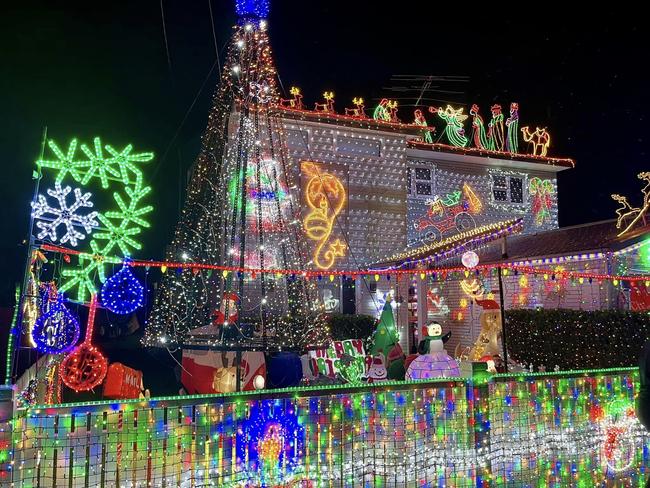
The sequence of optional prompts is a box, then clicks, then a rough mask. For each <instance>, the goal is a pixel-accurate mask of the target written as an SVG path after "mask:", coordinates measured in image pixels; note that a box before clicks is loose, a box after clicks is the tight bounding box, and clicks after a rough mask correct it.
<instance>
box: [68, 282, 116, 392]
mask: <svg viewBox="0 0 650 488" xmlns="http://www.w3.org/2000/svg"><path fill="white" fill-rule="evenodd" d="M96 310H97V294H95V293H93V294H92V295H91V299H90V309H89V310H88V325H87V326H86V337H85V339H84V341H83V342H82V343H81V344H80V345H79V346H77V347H76V348H75V349H74V350H73V351H72V352H71V353H70V354H69V355H68V356H67V357H66V358H65V359H64V360H63V362H62V363H61V380H62V381H63V383H65V385H66V386H67V387H69V388H72V389H73V390H74V391H88V390H92V389H93V388H95V387H96V386H97V385H99V384H101V382H102V381H104V378H105V377H106V371H107V370H108V361H107V360H106V358H105V357H104V356H103V354H102V353H101V352H99V350H98V349H97V348H96V347H95V346H93V345H92V336H93V328H94V325H95V312H96Z"/></svg>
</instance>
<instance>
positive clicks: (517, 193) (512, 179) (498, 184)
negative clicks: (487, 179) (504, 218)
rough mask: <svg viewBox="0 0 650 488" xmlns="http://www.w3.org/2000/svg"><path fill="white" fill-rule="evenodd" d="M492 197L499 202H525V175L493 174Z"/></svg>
mask: <svg viewBox="0 0 650 488" xmlns="http://www.w3.org/2000/svg"><path fill="white" fill-rule="evenodd" d="M492 197H493V198H494V201H495V202H499V203H524V176H523V175H522V176H512V175H500V174H493V175H492Z"/></svg>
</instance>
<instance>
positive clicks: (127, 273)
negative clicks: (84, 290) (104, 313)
mask: <svg viewBox="0 0 650 488" xmlns="http://www.w3.org/2000/svg"><path fill="white" fill-rule="evenodd" d="M102 305H104V307H106V308H107V309H109V310H110V311H111V312H115V313H117V314H120V315H126V314H129V313H131V312H134V311H135V310H137V309H139V308H140V307H141V306H142V305H144V287H143V286H142V285H141V284H140V282H139V281H138V279H137V278H136V277H135V276H134V275H133V273H132V272H131V266H130V265H129V264H128V263H126V262H125V263H124V265H123V266H122V269H121V270H119V271H118V272H117V273H115V274H114V275H113V276H111V277H110V278H109V279H108V280H106V283H104V286H102Z"/></svg>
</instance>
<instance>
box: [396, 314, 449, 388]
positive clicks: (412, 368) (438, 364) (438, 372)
mask: <svg viewBox="0 0 650 488" xmlns="http://www.w3.org/2000/svg"><path fill="white" fill-rule="evenodd" d="M425 332H426V334H425V335H424V337H423V338H422V341H421V342H420V344H419V346H418V353H419V354H420V355H419V356H418V357H417V358H415V359H414V360H413V361H412V362H411V364H409V367H408V370H407V371H406V377H405V379H407V380H422V379H427V378H440V377H446V378H449V377H455V376H460V371H459V369H458V363H457V362H456V361H455V360H454V359H453V358H452V357H450V356H449V355H448V354H447V352H446V351H445V344H444V343H445V341H446V339H448V338H449V336H450V335H451V334H446V335H445V336H444V337H443V335H442V326H441V325H440V324H438V323H437V322H433V323H431V324H429V325H428V326H427V327H426V330H425Z"/></svg>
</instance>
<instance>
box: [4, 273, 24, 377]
mask: <svg viewBox="0 0 650 488" xmlns="http://www.w3.org/2000/svg"><path fill="white" fill-rule="evenodd" d="M15 298H16V306H15V307H14V315H13V317H12V318H11V328H10V329H9V338H8V339H7V358H6V367H5V385H11V363H12V361H11V358H12V357H13V354H14V335H15V334H14V332H15V331H16V322H17V320H18V307H19V306H20V287H19V286H16V295H15Z"/></svg>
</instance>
